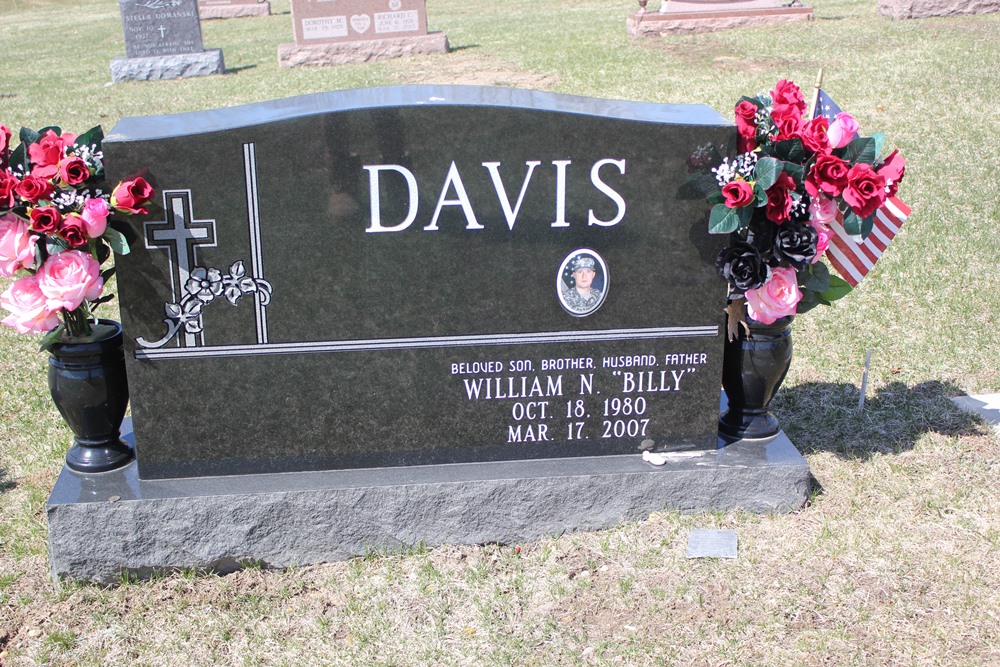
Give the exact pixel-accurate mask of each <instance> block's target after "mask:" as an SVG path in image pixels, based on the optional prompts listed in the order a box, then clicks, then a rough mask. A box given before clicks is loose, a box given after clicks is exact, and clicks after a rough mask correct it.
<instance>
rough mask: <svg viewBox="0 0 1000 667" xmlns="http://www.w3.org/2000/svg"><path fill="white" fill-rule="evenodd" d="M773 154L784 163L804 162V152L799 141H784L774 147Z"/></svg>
mask: <svg viewBox="0 0 1000 667" xmlns="http://www.w3.org/2000/svg"><path fill="white" fill-rule="evenodd" d="M774 154H775V155H776V156H777V157H778V158H780V159H782V160H784V161H785V162H799V163H801V162H804V161H805V159H806V150H805V149H804V148H803V147H802V141H801V140H800V139H786V140H785V141H779V142H778V143H776V144H775V145H774Z"/></svg>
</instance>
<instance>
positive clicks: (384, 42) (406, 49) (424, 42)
mask: <svg viewBox="0 0 1000 667" xmlns="http://www.w3.org/2000/svg"><path fill="white" fill-rule="evenodd" d="M438 53H448V37H447V36H446V35H445V34H444V33H443V32H432V33H429V34H427V35H419V36H417V37H395V38H391V39H369V40H364V41H355V42H339V43H336V44H281V45H280V46H278V64H279V65H281V66H282V67H303V66H313V67H315V66H323V65H350V64H354V63H365V62H370V61H373V60H387V59H390V58H402V57H404V56H421V55H434V54H438Z"/></svg>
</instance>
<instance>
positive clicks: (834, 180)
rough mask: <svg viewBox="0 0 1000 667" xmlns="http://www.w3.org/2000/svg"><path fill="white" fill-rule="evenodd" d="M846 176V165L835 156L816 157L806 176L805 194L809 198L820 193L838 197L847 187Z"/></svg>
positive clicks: (847, 171)
mask: <svg viewBox="0 0 1000 667" xmlns="http://www.w3.org/2000/svg"><path fill="white" fill-rule="evenodd" d="M848 174H849V168H848V166H847V163H846V162H844V161H843V160H841V159H840V158H839V157H837V156H836V155H825V154H821V155H817V156H816V162H815V163H814V164H813V168H812V169H810V170H809V175H808V176H806V192H807V193H808V194H809V196H810V197H816V196H817V195H819V194H820V193H823V194H825V195H827V196H830V197H839V196H840V193H841V192H843V190H844V188H846V187H847V183H848Z"/></svg>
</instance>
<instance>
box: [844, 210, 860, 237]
mask: <svg viewBox="0 0 1000 667" xmlns="http://www.w3.org/2000/svg"><path fill="white" fill-rule="evenodd" d="M862 223H863V220H861V218H859V217H858V214H857V213H855V212H854V211H853V210H851V209H850V208H848V209H847V210H846V211H844V231H846V232H847V233H848V234H850V235H851V236H861V226H862Z"/></svg>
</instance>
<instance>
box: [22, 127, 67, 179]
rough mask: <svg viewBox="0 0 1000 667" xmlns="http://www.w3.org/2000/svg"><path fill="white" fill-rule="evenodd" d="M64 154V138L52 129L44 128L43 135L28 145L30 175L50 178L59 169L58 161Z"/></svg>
mask: <svg viewBox="0 0 1000 667" xmlns="http://www.w3.org/2000/svg"><path fill="white" fill-rule="evenodd" d="M67 136H72V135H67ZM65 154H66V139H65V138H64V137H60V136H59V135H58V134H56V133H55V132H53V131H52V130H46V132H45V135H44V136H42V137H41V138H40V139H39V140H38V141H37V142H35V143H33V144H31V145H30V146H28V157H29V158H30V159H31V165H32V167H31V175H32V176H38V177H39V178H52V177H53V176H55V175H56V172H57V171H59V161H60V160H62V159H63V156H64V155H65Z"/></svg>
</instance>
